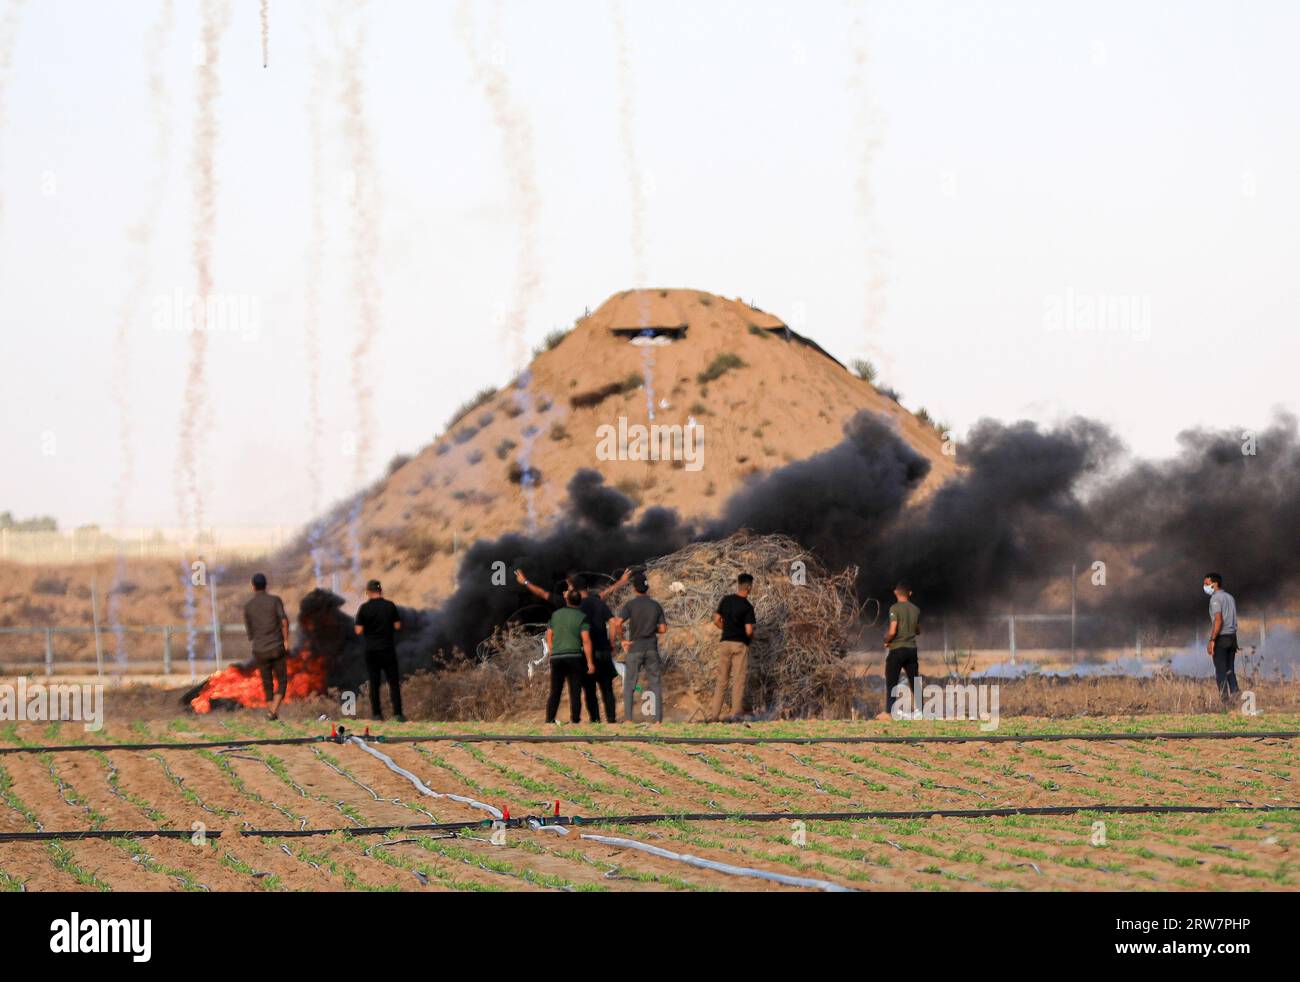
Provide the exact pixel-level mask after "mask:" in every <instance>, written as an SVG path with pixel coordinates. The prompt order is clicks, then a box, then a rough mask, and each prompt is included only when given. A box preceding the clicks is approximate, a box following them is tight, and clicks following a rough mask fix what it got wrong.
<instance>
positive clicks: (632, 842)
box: [529, 819, 858, 893]
mask: <svg viewBox="0 0 1300 982" xmlns="http://www.w3.org/2000/svg"><path fill="white" fill-rule="evenodd" d="M529 824H530V826H531V827H532V828H533V829H535V830H539V831H540V830H546V831H554V832H558V833H559V834H560V835H565V834H566V833H565V831H564V829H563V828H561V827H559V826H557V825H554V824H550V823H547V824H543V823H542V822H540V821H538V820H536V819H532V820H530V822H529ZM578 838H580V839H589V840H590V841H592V842H598V843H600V844H601V845H604V846H615V847H617V848H620V849H635V850H636V851H637V852H644V853H649V854H650V855H651V856H658V857H659V858H660V859H670V860H672V861H673V862H677V863H685V864H686V865H688V866H694V867H696V868H697V869H707V870H712V871H713V872H715V873H726V874H727V875H729V876H747V877H749V878H750V879H755V880H770V881H772V882H773V883H781V884H784V885H785V886H791V887H807V888H809V889H813V890H823V891H825V892H827V893H857V892H858V891H856V890H853V889H851V888H850V887H846V886H841V885H840V884H838V883H832V882H831V881H830V880H815V879H810V878H808V877H803V876H787V875H786V874H785V873H771V872H769V871H767V870H762V869H755V868H754V867H752V866H733V865H732V864H731V863H718V862H714V861H713V860H712V859H704V858H703V857H701V856H693V855H691V854H690V853H688V852H673V851H672V850H671V849H664V848H663V847H662V846H654V845H651V844H650V843H648V842H640V841H638V840H637V839H626V838H624V837H623V836H620V835H594V834H592V833H590V832H580V833H579V834H578Z"/></svg>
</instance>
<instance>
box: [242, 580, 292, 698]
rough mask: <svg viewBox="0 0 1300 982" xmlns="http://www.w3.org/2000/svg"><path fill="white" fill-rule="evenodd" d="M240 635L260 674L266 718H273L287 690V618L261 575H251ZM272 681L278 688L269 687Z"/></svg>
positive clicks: (282, 604)
mask: <svg viewBox="0 0 1300 982" xmlns="http://www.w3.org/2000/svg"><path fill="white" fill-rule="evenodd" d="M244 632H245V633H246V634H247V635H248V642H249V646H250V647H251V648H252V651H253V661H254V662H255V663H256V664H257V670H258V672H260V673H261V675H262V693H263V695H265V696H266V701H267V704H268V706H269V707H270V708H269V709H268V711H267V714H266V718H267V719H276V718H278V715H279V712H280V704H281V703H282V702H284V694H285V690H286V689H288V687H289V671H288V667H287V661H288V656H289V615H288V614H286V613H285V612H284V601H282V600H281V599H280V598H279V597H277V596H275V594H273V593H267V592H266V574H265V573H256V574H254V575H253V596H252V599H250V600H249V601H248V603H246V604H244ZM272 680H274V681H275V683H277V686H278V688H273V687H272Z"/></svg>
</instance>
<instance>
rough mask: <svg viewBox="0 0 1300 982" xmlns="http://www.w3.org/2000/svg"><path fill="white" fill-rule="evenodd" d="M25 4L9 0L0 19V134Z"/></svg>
mask: <svg viewBox="0 0 1300 982" xmlns="http://www.w3.org/2000/svg"><path fill="white" fill-rule="evenodd" d="M25 2H26V0H9V3H8V5H7V6H6V7H5V12H4V18H3V19H0V134H2V133H3V128H4V124H5V114H6V110H7V103H6V101H5V92H6V89H8V87H9V76H10V74H11V72H12V71H13V64H14V46H15V45H16V43H17V41H18V25H19V22H20V20H21V16H20V15H21V14H22V10H23V4H24V3H25ZM3 148H4V144H3V142H0V149H3ZM4 217H5V198H4V187H3V186H2V185H0V225H2V224H3V223H4Z"/></svg>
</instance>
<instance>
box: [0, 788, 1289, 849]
mask: <svg viewBox="0 0 1300 982" xmlns="http://www.w3.org/2000/svg"><path fill="white" fill-rule="evenodd" d="M438 797H447V798H449V797H451V796H450V795H438ZM486 807H488V808H491V806H490V805H488V806H486ZM1297 811H1300V805H1248V806H1223V805H1092V804H1088V805H1053V806H1051V807H1041V808H1029V807H1026V808H1015V807H1007V808H963V809H951V808H947V809H946V808H925V809H918V810H916V811H868V812H751V813H743V812H702V813H695V814H692V813H683V814H677V815H670V814H662V815H601V816H598V817H595V818H588V817H584V816H579V815H570V816H545V817H529V818H499V819H491V818H482V819H478V820H477V821H465V822H430V823H427V824H421V825H365V826H356V827H348V826H344V827H342V828H302V829H255V828H242V829H237V830H229V831H223V830H221V829H209V830H207V831H205V832H204V833H203V834H204V836H206V837H207V838H209V839H218V838H221V837H222V836H223V835H227V836H229V835H238V836H239V837H241V838H246V839H257V838H269V839H276V838H285V839H294V838H306V837H309V836H316V835H334V834H335V833H338V832H341V833H344V834H346V835H351V836H361V835H391V834H392V833H394V832H466V831H470V830H474V829H490V828H493V827H494V826H504V827H505V828H510V829H527V828H531V829H538V830H554V831H555V832H558V833H563V832H564V831H565V829H566V828H568V827H570V826H595V825H649V824H653V823H656V822H794V821H806V822H848V821H886V820H925V819H930V818H1007V817H1010V816H1014V815H1081V814H1101V815H1213V814H1218V813H1228V812H1232V813H1241V812H1297ZM580 834H581V835H583V837H584V838H589V837H590V836H587V834H586V833H580ZM193 835H194V833H193V832H191V831H189V830H188V829H111V830H110V829H73V830H68V831H48V830H42V831H37V832H0V842H45V841H51V840H61V839H151V838H159V839H188V838H190V837H191V836H193ZM604 838H609V837H604ZM628 841H631V840H628Z"/></svg>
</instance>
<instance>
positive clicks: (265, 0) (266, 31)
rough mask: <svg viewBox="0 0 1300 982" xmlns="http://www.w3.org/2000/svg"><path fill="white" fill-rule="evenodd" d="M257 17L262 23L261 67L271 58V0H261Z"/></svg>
mask: <svg viewBox="0 0 1300 982" xmlns="http://www.w3.org/2000/svg"><path fill="white" fill-rule="evenodd" d="M258 18H259V19H260V20H261V23H262V67H263V68H265V67H266V66H267V65H268V64H269V63H270V59H271V0H261V7H260V9H259V10H258Z"/></svg>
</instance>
